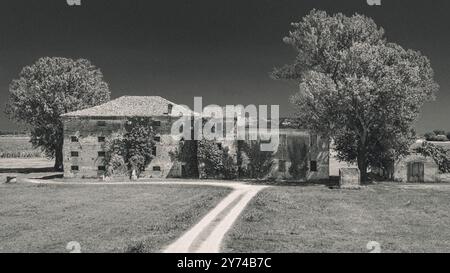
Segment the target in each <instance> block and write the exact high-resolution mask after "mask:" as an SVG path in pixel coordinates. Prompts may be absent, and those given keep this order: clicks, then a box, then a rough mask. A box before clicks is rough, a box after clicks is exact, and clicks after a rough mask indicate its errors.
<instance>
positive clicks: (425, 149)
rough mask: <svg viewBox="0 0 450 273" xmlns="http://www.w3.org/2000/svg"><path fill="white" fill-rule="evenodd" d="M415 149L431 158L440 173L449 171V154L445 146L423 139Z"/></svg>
mask: <svg viewBox="0 0 450 273" xmlns="http://www.w3.org/2000/svg"><path fill="white" fill-rule="evenodd" d="M415 150H416V152H417V153H419V154H421V155H423V156H426V157H431V158H433V160H434V161H435V162H436V164H437V165H438V167H439V171H441V172H442V173H450V154H449V153H448V151H447V150H446V149H445V148H443V147H441V146H438V145H435V144H433V143H429V142H426V141H424V142H423V143H422V146H420V147H418V148H416V149H415Z"/></svg>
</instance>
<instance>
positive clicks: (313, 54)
mask: <svg viewBox="0 0 450 273" xmlns="http://www.w3.org/2000/svg"><path fill="white" fill-rule="evenodd" d="M292 27H293V30H292V31H290V32H289V35H288V36H287V37H286V38H284V42H285V43H287V44H288V45H291V46H292V47H293V48H294V49H295V51H296V52H297V56H296V58H295V60H294V62H293V63H292V64H288V65H285V66H283V67H281V68H276V69H275V70H274V71H273V73H272V76H273V77H274V78H275V79H284V80H294V81H296V82H297V83H298V85H299V91H298V92H297V93H296V94H295V95H293V96H292V97H291V102H292V103H293V104H294V105H296V107H297V109H298V111H297V116H298V118H299V119H300V120H301V126H303V127H306V128H308V129H312V130H315V131H317V132H319V133H322V134H323V135H325V136H328V137H330V138H332V139H333V140H334V141H335V143H336V150H337V152H338V158H339V159H341V160H344V161H348V162H357V163H358V167H359V169H360V171H361V177H362V179H363V180H365V179H366V171H367V167H368V166H372V167H384V166H383V165H384V164H385V163H387V162H388V161H392V160H395V159H396V158H398V157H400V156H402V155H404V154H406V153H408V150H409V144H410V142H411V140H412V138H413V136H414V130H413V122H414V121H415V120H416V119H417V117H418V115H419V114H420V109H421V107H422V106H423V104H424V103H425V102H427V101H430V100H432V99H433V98H434V96H435V92H436V91H437V90H438V88H439V86H438V84H437V83H436V82H435V80H434V72H433V69H432V68H431V64H430V61H429V59H428V58H427V57H425V56H423V55H422V54H421V53H420V52H418V51H414V50H406V49H404V48H402V47H401V46H400V45H397V44H395V43H390V42H388V41H387V39H386V37H385V31H384V29H383V28H381V27H378V26H377V24H376V23H375V22H374V21H373V20H372V19H370V18H368V17H366V16H363V15H359V14H355V15H353V16H351V17H347V16H345V15H343V14H341V13H338V14H335V15H328V14H327V13H326V12H324V11H318V10H312V11H311V12H310V13H309V14H308V15H306V16H305V17H304V18H303V20H302V21H300V22H298V23H293V24H292Z"/></svg>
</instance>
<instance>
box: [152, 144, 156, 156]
mask: <svg viewBox="0 0 450 273" xmlns="http://www.w3.org/2000/svg"><path fill="white" fill-rule="evenodd" d="M152 155H154V156H156V146H153V148H152Z"/></svg>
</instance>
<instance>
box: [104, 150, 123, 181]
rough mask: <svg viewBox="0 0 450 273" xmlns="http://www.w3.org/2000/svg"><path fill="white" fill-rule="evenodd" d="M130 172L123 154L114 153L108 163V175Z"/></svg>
mask: <svg viewBox="0 0 450 273" xmlns="http://www.w3.org/2000/svg"><path fill="white" fill-rule="evenodd" d="M127 173H128V168H127V164H126V163H125V159H124V158H123V156H121V155H118V154H112V155H111V157H110V158H109V159H108V162H107V164H106V175H107V176H114V175H126V174H127Z"/></svg>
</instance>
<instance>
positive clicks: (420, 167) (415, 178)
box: [408, 162, 425, 183]
mask: <svg viewBox="0 0 450 273" xmlns="http://www.w3.org/2000/svg"><path fill="white" fill-rule="evenodd" d="M424 174H425V167H424V164H423V162H411V163H409V164H408V182H413V183H421V182H424V181H425V179H424V176H425V175H424Z"/></svg>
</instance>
